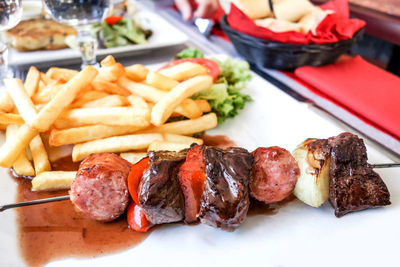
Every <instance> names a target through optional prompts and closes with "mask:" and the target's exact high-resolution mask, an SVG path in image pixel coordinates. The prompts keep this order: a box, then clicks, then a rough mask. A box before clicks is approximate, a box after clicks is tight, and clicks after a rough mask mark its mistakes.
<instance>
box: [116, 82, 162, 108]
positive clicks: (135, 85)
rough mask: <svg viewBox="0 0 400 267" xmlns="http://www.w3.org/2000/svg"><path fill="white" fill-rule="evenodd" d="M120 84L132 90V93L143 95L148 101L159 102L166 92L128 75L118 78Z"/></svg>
mask: <svg viewBox="0 0 400 267" xmlns="http://www.w3.org/2000/svg"><path fill="white" fill-rule="evenodd" d="M118 85H119V86H121V87H122V88H125V89H126V90H128V91H130V92H131V93H132V94H135V95H137V96H140V97H143V98H144V99H145V100H146V101H149V102H153V103H157V102H158V101H160V99H161V98H163V97H164V96H165V94H166V92H163V91H161V90H159V89H157V88H155V87H153V86H150V85H147V84H143V83H139V82H134V81H131V80H129V79H128V78H126V77H121V78H120V79H119V80H118Z"/></svg>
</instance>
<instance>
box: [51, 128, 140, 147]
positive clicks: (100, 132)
mask: <svg viewBox="0 0 400 267" xmlns="http://www.w3.org/2000/svg"><path fill="white" fill-rule="evenodd" d="M140 129H143V128H142V127H135V126H109V125H92V126H83V127H76V128H68V129H65V130H57V129H53V130H52V131H51V132H50V137H49V144H50V145H51V146H62V145H69V144H78V143H83V142H87V141H92V140H96V139H102V138H106V137H111V136H118V135H124V134H130V133H134V132H137V131H138V130H140Z"/></svg>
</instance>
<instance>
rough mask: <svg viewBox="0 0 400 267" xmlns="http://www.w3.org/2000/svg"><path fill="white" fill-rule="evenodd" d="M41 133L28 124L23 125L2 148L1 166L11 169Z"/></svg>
mask: <svg viewBox="0 0 400 267" xmlns="http://www.w3.org/2000/svg"><path fill="white" fill-rule="evenodd" d="M38 134H39V132H38V131H37V130H35V129H32V128H31V127H30V126H28V125H27V124H23V125H22V126H21V127H20V128H19V129H18V131H17V132H16V134H15V135H13V136H11V138H9V139H7V140H6V142H5V143H4V144H3V145H2V146H1V147H0V166H1V167H3V168H10V167H11V166H12V165H13V164H14V162H15V161H16V159H17V158H18V156H19V155H20V154H21V152H22V151H23V150H24V149H25V148H26V147H27V146H28V145H29V143H30V142H31V140H32V139H33V138H34V137H35V136H36V135H38Z"/></svg>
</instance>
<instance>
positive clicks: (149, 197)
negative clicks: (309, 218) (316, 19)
mask: <svg viewBox="0 0 400 267" xmlns="http://www.w3.org/2000/svg"><path fill="white" fill-rule="evenodd" d="M338 138H339V139H340V138H342V139H343V140H348V141H351V142H353V143H354V142H355V143H356V144H358V146H359V147H360V148H362V149H361V152H362V153H361V154H357V153H356V154H352V155H351V157H358V156H360V155H361V156H362V157H363V158H362V159H363V160H362V162H361V165H360V164H358V163H357V164H358V165H357V164H356V165H357V166H355V165H351V166H350V168H351V170H350V174H349V176H348V177H350V178H351V177H352V175H353V174H352V172H353V171H354V170H355V169H356V167H357V168H358V167H360V166H361V168H362V169H363V170H366V169H368V173H370V174H371V175H372V176H371V175H370V176H368V177H372V179H375V180H374V181H378V180H380V181H378V184H383V186H378V188H380V189H382V188H383V189H384V190H383V191H382V192H383V193H382V194H383V195H384V196H385V197H386V199H387V201H384V202H377V203H378V204H374V205H370V206H368V204H365V203H367V202H365V203H364V202H363V203H364V204H363V205H361V206H359V207H358V206H356V207H355V206H352V207H350V208H349V207H344V210H337V209H338V206H337V205H338V203H339V205H342V203H341V202H340V199H339V202H338V201H337V198H338V195H337V194H339V195H340V194H341V193H343V192H339V191H338V192H336V193H332V192H335V189H329V188H328V187H327V188H326V191H327V194H329V192H330V193H331V198H330V201H331V203H332V202H333V203H332V205H333V206H334V207H335V215H337V216H338V217H339V216H343V215H344V214H346V213H347V212H350V211H356V210H361V209H366V208H371V207H376V206H382V205H388V204H390V202H389V201H388V199H389V193H388V191H387V189H386V186H384V183H383V181H381V179H380V177H379V176H378V175H377V174H376V173H373V172H372V171H371V170H372V168H371V167H372V166H374V167H381V166H382V167H398V166H399V165H400V164H397V163H392V164H376V165H369V164H368V163H366V150H365V146H364V145H363V143H362V140H361V139H359V138H358V137H356V136H355V135H352V134H349V133H345V134H341V135H339V136H338V137H335V138H330V139H329V142H331V143H332V144H335V140H336V139H338ZM339 139H338V140H339ZM310 140H311V141H313V140H319V141H318V142H319V143H318V142H316V143H315V142H314V141H313V142H311V143H310V141H309V140H307V141H305V143H307V142H308V146H310V145H312V146H314V148H311V147H308V148H307V149H311V150H312V149H314V150H315V149H316V148H315V146H316V145H318V144H319V145H321V144H323V145H325V146H326V148H327V149H328V148H329V152H328V154H329V155H328V154H326V155H325V156H328V157H329V162H330V157H331V156H330V153H331V150H332V153H333V154H335V155H333V156H332V158H333V159H334V161H335V160H336V161H335V162H336V163H335V164H336V165H334V166H338V165H337V164H339V165H340V164H342V163H340V162H339V161H340V160H339V161H337V159H335V157H336V158H338V156H337V155H339V154H338V153H339V152H340V153H342V154H343V153H345V154H346V153H348V151H353V150H352V149H350V150H348V149H344V150H342V151H340V150H335V146H332V145H330V144H328V143H329V142H328V140H327V139H310ZM321 142H322V143H321ZM303 144H304V143H303ZM336 147H339V148H341V147H343V148H345V147H346V146H344V145H341V144H339V146H336ZM333 151H335V152H333ZM345 154H343V155H344V156H346V155H345ZM315 155H316V154H315ZM315 155H313V156H315ZM343 155H342V156H343ZM295 157H296V156H295ZM246 158H247V159H246ZM322 158H323V157H322ZM322 158H321V155H318V158H317V159H318V160H317V161H319V162H320V161H321V159H322ZM149 159H150V160H149V165H148V168H147V171H146V172H144V173H143V176H142V175H141V177H142V178H141V180H140V185H139V187H138V189H137V191H138V192H137V193H138V199H139V204H140V206H141V208H142V209H143V210H144V212H145V215H146V217H147V218H148V220H149V221H150V222H151V223H153V224H161V223H169V222H175V221H181V220H183V219H184V220H185V221H186V222H187V223H190V222H194V221H197V220H199V219H200V221H201V222H202V223H206V224H210V225H212V226H214V227H219V228H222V229H224V230H228V231H231V230H234V229H235V228H236V227H238V226H239V225H240V224H241V223H242V222H243V221H244V218H245V216H246V213H247V209H248V204H249V195H251V196H252V197H254V198H256V199H258V200H260V201H263V202H265V203H272V202H276V201H280V200H282V199H283V198H285V197H286V196H288V195H289V194H290V193H291V192H292V191H293V189H294V187H295V185H296V188H297V185H298V184H299V182H298V181H297V179H298V176H299V173H300V172H299V170H298V167H297V163H296V161H295V160H294V158H293V157H292V155H291V154H290V153H289V152H288V151H286V150H284V149H282V148H279V147H270V148H259V149H257V150H256V151H254V152H253V154H250V153H249V152H247V151H246V150H245V149H241V148H230V149H226V150H222V149H218V148H213V147H205V146H193V147H192V148H191V149H190V150H189V152H188V150H186V151H181V152H179V153H175V152H167V151H161V152H149ZM296 159H297V158H296ZM253 160H254V164H253ZM314 160H316V159H315V158H314ZM322 162H323V160H322ZM193 163H195V164H193ZM317 163H318V162H317ZM146 164H147V163H146ZM299 164H300V166H301V163H299ZM346 164H347V163H346ZM317 165H318V164H317ZM246 166H248V167H246ZM130 167H131V164H130V163H128V162H126V161H125V160H123V159H122V158H120V157H119V156H117V155H115V154H109V153H103V154H97V155H92V156H90V157H88V158H87V159H85V161H84V162H83V163H82V164H81V166H80V168H79V170H78V173H77V178H76V179H75V180H74V183H73V185H72V186H71V191H70V195H71V197H70V196H62V197H56V198H47V199H41V200H34V201H28V202H22V203H15V204H9V205H4V206H2V207H1V206H0V211H3V210H6V209H9V208H14V207H22V206H28V205H35V204H42V203H47V202H53V201H62V200H67V199H71V201H72V202H73V203H74V204H75V205H76V206H77V207H78V208H79V209H80V210H81V211H82V212H83V213H85V214H86V215H87V216H88V217H90V218H92V219H95V220H99V221H111V220H114V219H116V218H117V217H118V216H120V215H121V214H122V213H123V212H124V211H125V208H126V206H127V204H128V202H129V197H128V195H127V194H128V193H127V192H128V190H127V185H126V180H127V177H128V174H129V171H130ZM331 167H332V166H331ZM331 167H328V170H329V168H331ZM339 167H340V168H342V167H343V166H339ZM246 168H247V169H246ZM250 169H252V171H251V173H250ZM345 169H346V168H344V169H343V168H342V169H341V171H340V172H339V173H340V175H341V176H337V175H336V174H335V173H334V172H333V173H332V174H331V175H330V176H332V177H336V176H337V179H339V180H337V181H340V179H342V178H341V177H342V174H343V173H344V172H343V171H342V170H345ZM321 170H322V169H319V170H318V171H321ZM317 173H318V172H317ZM235 175H238V176H237V177H236V176H235ZM335 175H336V176H335ZM357 175H359V176H360V175H361V176H362V174H357ZM104 177H106V178H104ZM107 177H108V178H107ZM99 178H101V179H99ZM196 179H197V180H196ZM199 179H200V180H199ZM301 179H302V175H300V177H299V181H300V180H301ZM345 179H349V178H346V177H345ZM351 179H354V178H351ZM355 179H356V180H357V182H359V181H361V186H363V185H362V183H363V182H362V181H363V179H364V178H362V179H361V180H360V179H359V178H355ZM377 179H378V180H377ZM337 181H336V180H333V181H331V184H334V183H337ZM365 181H366V183H368V182H369V181H368V180H365ZM196 182H197V184H196ZM296 182H297V184H296ZM199 184H200V185H202V186H200V188H196V187H199ZM232 185H233V186H234V187H232V188H231V186H232ZM113 186H114V188H111V189H110V188H109V187H113ZM179 187H181V188H179ZM196 190H197V192H195V191H196ZM135 191H136V190H135ZM350 191H351V190H350ZM238 192H240V193H239V194H238ZM385 192H386V193H385ZM294 193H295V195H296V190H295V192H294ZM345 194H350V196H351V192H345ZM296 196H297V197H298V199H300V200H301V201H303V202H305V203H306V204H308V205H311V206H315V207H317V206H319V205H321V204H318V205H313V204H312V203H311V204H310V203H309V202H307V200H304V199H302V198H301V196H298V195H296ZM339 198H340V197H339ZM327 199H328V195H327V196H326V199H325V200H323V201H322V202H321V203H323V202H324V201H326V200H327ZM335 199H336V200H335ZM369 199H370V198H369ZM362 201H363V200H362V199H361V202H362ZM369 201H370V200H369ZM110 203H111V204H110ZM335 205H336V206H335ZM339 208H343V207H339ZM230 209H231V211H232V212H230V211H229V210H230ZM336 210H337V211H336Z"/></svg>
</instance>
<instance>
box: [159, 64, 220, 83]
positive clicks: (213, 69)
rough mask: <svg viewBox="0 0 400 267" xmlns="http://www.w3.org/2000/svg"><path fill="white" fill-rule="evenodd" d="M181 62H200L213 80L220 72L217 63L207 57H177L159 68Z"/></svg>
mask: <svg viewBox="0 0 400 267" xmlns="http://www.w3.org/2000/svg"><path fill="white" fill-rule="evenodd" d="M183 62H193V63H197V64H200V65H202V66H204V67H206V68H207V69H208V75H210V76H211V77H212V78H213V81H214V82H215V81H216V80H217V78H218V75H219V73H220V72H221V70H220V68H219V65H218V63H217V62H215V61H214V60H211V59H207V58H183V59H177V60H174V61H171V62H169V63H168V64H167V65H165V66H164V67H162V68H161V69H166V68H169V67H172V66H175V65H178V64H181V63H183Z"/></svg>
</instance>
